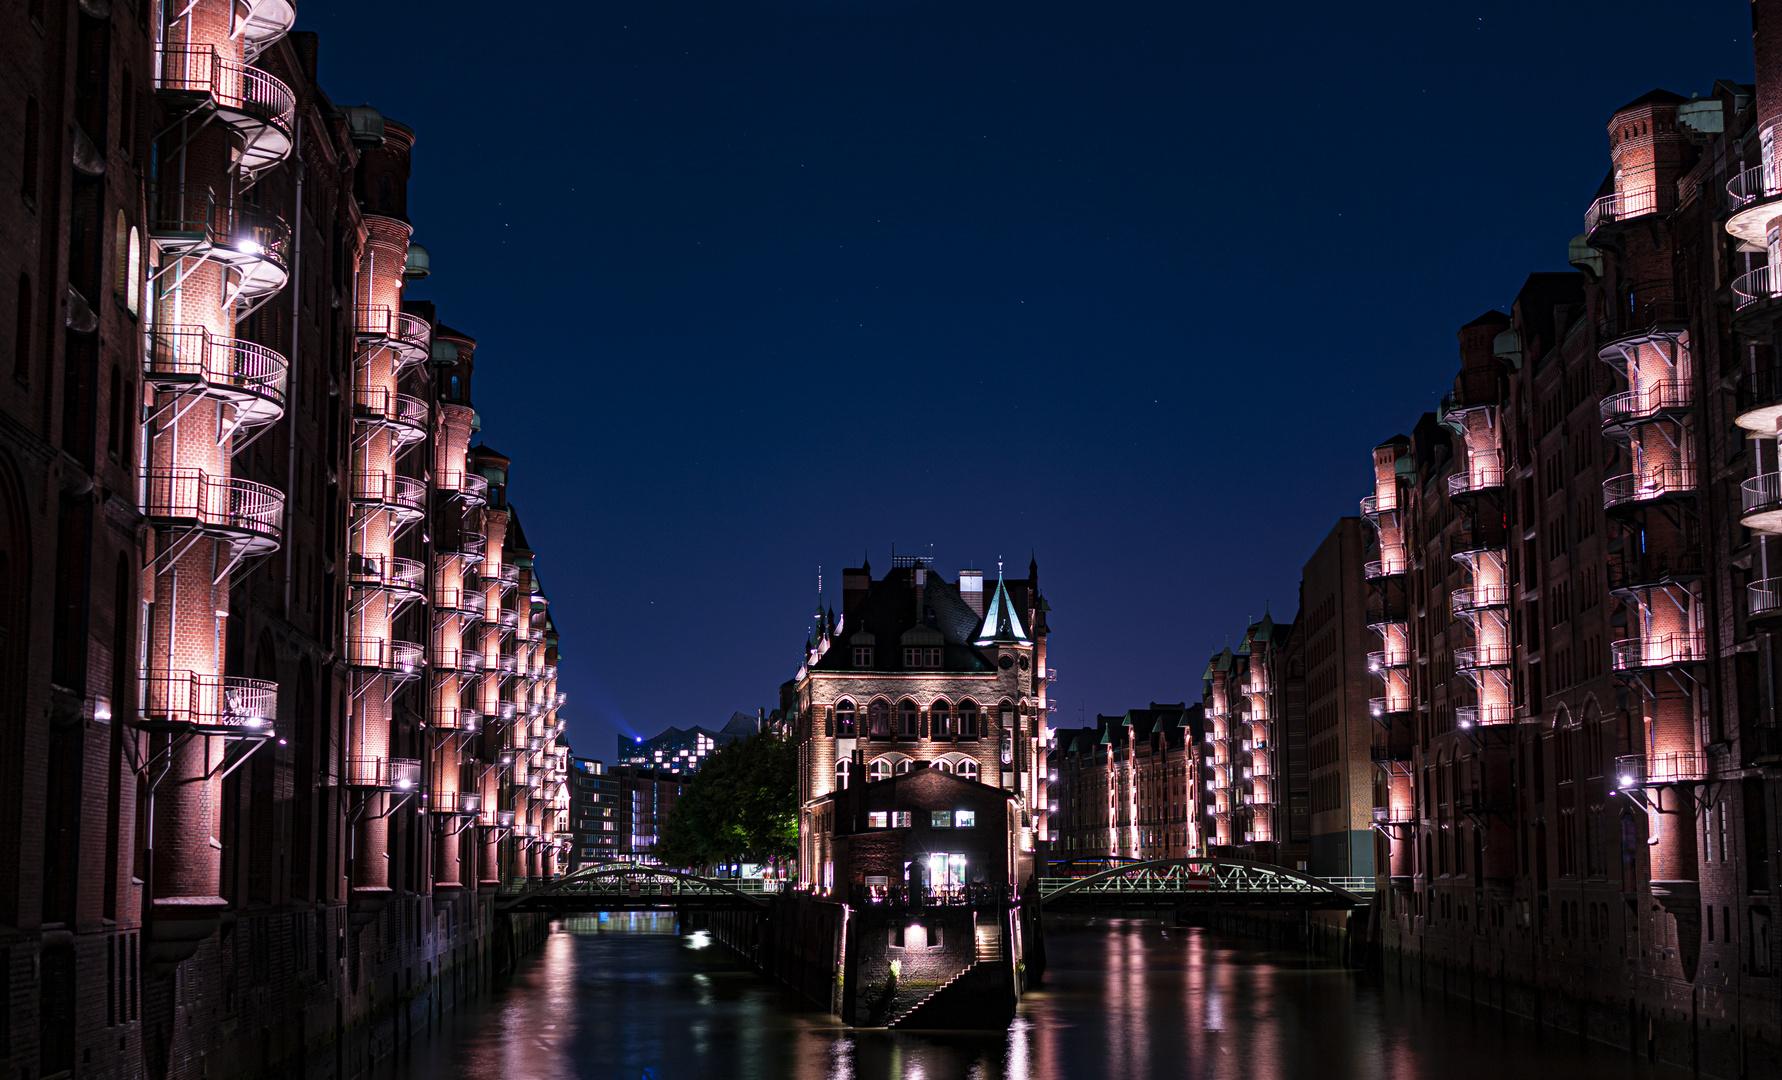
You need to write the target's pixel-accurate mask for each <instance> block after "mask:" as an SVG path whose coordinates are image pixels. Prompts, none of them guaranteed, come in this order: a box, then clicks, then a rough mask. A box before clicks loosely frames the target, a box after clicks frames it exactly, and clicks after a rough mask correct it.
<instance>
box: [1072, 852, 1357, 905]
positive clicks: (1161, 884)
mask: <svg viewBox="0 0 1782 1080" xmlns="http://www.w3.org/2000/svg"><path fill="white" fill-rule="evenodd" d="M1373 887H1374V880H1373V879H1372V878H1318V877H1313V876H1312V875H1310V874H1306V873H1302V872H1300V871H1298V870H1289V869H1287V868H1286V867H1284V866H1273V865H1271V864H1269V863H1259V862H1247V861H1245V860H1242V859H1192V858H1190V859H1157V860H1153V861H1151V862H1138V863H1127V864H1126V865H1124V866H1116V867H1113V868H1112V869H1109V870H1103V871H1102V872H1100V873H1099V874H1091V875H1089V876H1088V877H1080V878H1041V879H1040V881H1039V890H1040V907H1041V908H1043V909H1045V910H1046V911H1058V912H1065V911H1076V912H1095V911H1119V910H1132V909H1142V908H1165V907H1177V908H1181V907H1246V908H1283V909H1294V910H1309V909H1326V910H1329V909H1336V910H1341V909H1349V908H1361V907H1367V906H1368V905H1369V904H1371V903H1372V902H1373Z"/></svg>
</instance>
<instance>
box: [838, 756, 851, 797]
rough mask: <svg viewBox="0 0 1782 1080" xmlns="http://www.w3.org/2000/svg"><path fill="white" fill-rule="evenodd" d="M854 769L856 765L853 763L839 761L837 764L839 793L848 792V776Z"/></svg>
mask: <svg viewBox="0 0 1782 1080" xmlns="http://www.w3.org/2000/svg"><path fill="white" fill-rule="evenodd" d="M853 769H854V763H853V762H852V761H838V762H836V763H835V789H836V790H837V791H846V790H848V775H849V774H850V773H851V772H852V771H853Z"/></svg>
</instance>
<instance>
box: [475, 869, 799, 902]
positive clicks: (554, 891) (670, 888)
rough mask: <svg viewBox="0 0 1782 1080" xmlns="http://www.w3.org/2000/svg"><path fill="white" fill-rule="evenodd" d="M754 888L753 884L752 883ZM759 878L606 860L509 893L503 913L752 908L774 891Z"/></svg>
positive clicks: (505, 896)
mask: <svg viewBox="0 0 1782 1080" xmlns="http://www.w3.org/2000/svg"><path fill="white" fill-rule="evenodd" d="M751 885H752V886H754V888H749V886H751ZM760 886H761V883H760V882H758V881H754V882H744V881H735V882H730V881H721V880H715V879H713V878H703V877H699V876H697V875H694V874H687V873H683V872H681V871H679V870H669V869H667V868H665V867H661V866H650V865H646V864H644V863H633V862H602V863H595V864H594V865H593V866H585V867H583V868H582V869H580V870H577V871H576V872H575V873H573V874H567V875H565V876H563V877H560V878H556V879H555V880H552V881H547V882H544V883H542V884H539V885H535V886H532V887H530V888H528V889H526V890H524V891H521V892H512V893H504V894H502V895H501V896H498V897H497V898H496V900H495V908H496V910H498V911H514V912H518V911H548V912H552V913H554V914H569V913H572V912H582V911H678V910H682V909H705V910H712V909H718V910H728V911H738V910H743V911H748V910H756V909H759V908H765V907H766V906H767V898H768V897H769V896H770V895H772V894H771V893H767V892H764V891H763V890H762V889H761V887H760Z"/></svg>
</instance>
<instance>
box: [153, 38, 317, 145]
mask: <svg viewBox="0 0 1782 1080" xmlns="http://www.w3.org/2000/svg"><path fill="white" fill-rule="evenodd" d="M161 89H163V90H172V91H177V92H183V93H190V94H203V95H207V96H209V97H211V98H213V99H214V100H215V101H216V103H217V105H219V106H221V107H223V108H227V109H232V110H237V111H239V112H241V113H243V114H245V115H248V116H252V117H254V118H255V119H257V120H260V121H263V122H265V123H267V124H270V125H272V126H273V127H276V128H278V129H279V130H280V131H283V132H284V133H285V134H286V135H287V136H289V135H290V134H291V131H292V128H293V125H294V123H295V121H296V118H297V95H296V94H294V93H292V92H291V88H290V87H288V86H286V85H285V84H284V83H282V82H280V81H279V80H277V79H275V78H273V77H272V76H271V75H268V74H267V73H266V72H264V71H261V70H260V69H259V68H253V67H248V66H247V65H246V64H242V63H237V62H236V61H234V60H230V59H227V58H225V57H223V56H222V55H221V54H220V53H218V52H217V50H216V47H215V46H213V45H174V46H168V47H167V48H165V49H163V50H161Z"/></svg>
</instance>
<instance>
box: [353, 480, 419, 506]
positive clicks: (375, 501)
mask: <svg viewBox="0 0 1782 1080" xmlns="http://www.w3.org/2000/svg"><path fill="white" fill-rule="evenodd" d="M353 501H354V502H356V503H359V504H361V505H364V506H378V507H384V508H387V509H391V510H394V511H397V512H398V513H402V514H420V513H421V512H422V511H424V510H425V509H426V507H427V485H426V484H424V483H422V482H421V481H419V480H416V479H415V478H413V477H411V476H396V475H394V474H392V473H386V472H356V473H354V474H353Z"/></svg>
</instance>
